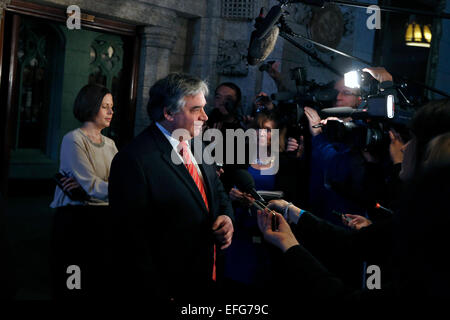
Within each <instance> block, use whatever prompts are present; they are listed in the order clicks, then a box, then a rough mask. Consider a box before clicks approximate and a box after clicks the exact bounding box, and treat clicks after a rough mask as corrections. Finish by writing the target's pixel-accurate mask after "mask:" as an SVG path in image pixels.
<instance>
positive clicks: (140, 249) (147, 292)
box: [109, 73, 233, 301]
mask: <svg viewBox="0 0 450 320" xmlns="http://www.w3.org/2000/svg"><path fill="white" fill-rule="evenodd" d="M207 93H208V87H207V85H206V84H205V82H203V81H202V80H200V79H198V78H195V77H192V76H190V75H186V74H177V73H173V74H170V75H168V76H167V77H166V78H164V79H161V80H159V81H157V82H156V83H155V84H154V85H153V86H152V87H151V88H150V99H149V103H148V107H147V110H148V113H149V116H150V118H151V119H152V120H153V121H154V122H153V124H152V125H150V126H149V127H148V128H147V129H146V130H144V131H143V132H142V133H141V134H140V135H138V136H137V137H136V138H135V139H134V140H133V141H132V142H131V143H130V144H129V145H128V146H127V147H125V148H124V149H123V150H121V151H120V152H119V153H118V154H117V155H116V157H115V158H114V160H113V162H112V166H111V173H110V177H109V199H110V205H111V207H112V209H113V217H114V219H113V220H114V222H115V223H116V224H115V225H116V227H118V228H116V232H115V233H114V241H115V246H114V247H113V248H114V250H115V253H114V257H115V259H116V261H115V263H116V264H115V270H117V272H116V274H115V276H116V277H118V279H117V278H116V279H117V280H118V283H117V284H115V286H116V288H120V289H121V290H126V291H125V292H124V291H122V292H120V295H123V296H125V297H129V296H140V297H156V298H158V299H162V300H163V301H164V300H166V301H167V300H169V301H170V300H175V301H177V300H179V299H181V300H183V299H184V298H194V297H200V298H203V297H211V290H210V289H211V288H214V287H215V285H214V281H215V280H216V279H215V277H216V270H215V258H216V253H217V254H218V253H219V252H220V250H223V249H225V248H227V247H228V246H229V245H230V244H231V238H232V234H233V224H232V215H233V213H232V212H233V211H232V207H231V204H230V202H229V198H228V195H227V194H226V193H225V191H224V189H223V186H222V184H221V182H220V180H219V178H218V176H217V174H216V170H215V167H214V166H212V165H208V164H205V163H202V161H200V160H201V159H199V158H196V157H194V153H195V152H193V151H191V149H190V147H191V146H190V145H189V142H191V139H192V138H193V137H195V136H198V135H199V134H200V132H201V128H202V126H203V124H204V122H205V121H206V120H207V119H208V117H207V115H206V113H205V111H204V107H205V105H206V100H205V96H206V95H207ZM190 144H191V145H193V143H192V142H191V143H190Z"/></svg>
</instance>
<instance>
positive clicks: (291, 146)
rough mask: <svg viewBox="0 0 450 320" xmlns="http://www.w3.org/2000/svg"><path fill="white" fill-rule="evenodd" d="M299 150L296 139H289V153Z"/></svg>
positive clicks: (287, 148) (287, 149)
mask: <svg viewBox="0 0 450 320" xmlns="http://www.w3.org/2000/svg"><path fill="white" fill-rule="evenodd" d="M299 148H300V145H299V144H298V142H297V140H296V139H294V138H288V143H287V147H286V151H287V152H291V151H297V150H298V149H299Z"/></svg>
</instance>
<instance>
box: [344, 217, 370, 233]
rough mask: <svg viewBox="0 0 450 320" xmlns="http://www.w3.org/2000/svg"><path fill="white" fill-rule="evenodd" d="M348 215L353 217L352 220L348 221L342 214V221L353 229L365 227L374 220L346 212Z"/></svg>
mask: <svg viewBox="0 0 450 320" xmlns="http://www.w3.org/2000/svg"><path fill="white" fill-rule="evenodd" d="M345 216H346V217H348V218H350V219H352V220H351V221H350V222H348V221H347V220H346V219H345V218H344V216H342V222H343V223H344V224H345V225H346V226H349V227H350V228H352V229H356V230H359V229H361V228H364V227H368V226H370V225H371V224H372V221H370V220H369V219H367V218H366V217H363V216H359V215H356V214H345Z"/></svg>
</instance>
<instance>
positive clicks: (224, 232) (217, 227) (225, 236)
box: [212, 215, 234, 250]
mask: <svg viewBox="0 0 450 320" xmlns="http://www.w3.org/2000/svg"><path fill="white" fill-rule="evenodd" d="M212 229H213V234H214V236H215V238H216V241H217V242H219V244H220V245H221V247H220V249H221V250H223V249H226V248H228V247H229V246H230V245H231V241H232V238H233V232H234V228H233V222H232V221H231V218H230V217H229V216H226V215H220V216H218V217H217V219H216V221H214V223H213V225H212Z"/></svg>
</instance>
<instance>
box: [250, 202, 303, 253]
mask: <svg viewBox="0 0 450 320" xmlns="http://www.w3.org/2000/svg"><path fill="white" fill-rule="evenodd" d="M272 218H273V216H272V213H270V212H269V211H268V210H267V209H266V210H265V211H264V212H263V211H261V210H258V227H259V230H261V232H262V233H263V235H264V239H266V240H267V241H268V242H270V243H271V244H273V245H275V246H277V247H278V248H280V249H281V250H283V252H286V251H287V250H288V249H289V248H291V247H293V246H295V245H298V244H299V243H298V241H297V239H296V238H295V236H294V234H293V233H292V231H291V228H290V227H289V224H288V223H287V222H286V220H285V219H284V218H283V216H282V215H281V214H279V213H276V223H277V226H278V229H277V230H276V231H272Z"/></svg>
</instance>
